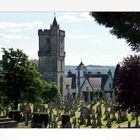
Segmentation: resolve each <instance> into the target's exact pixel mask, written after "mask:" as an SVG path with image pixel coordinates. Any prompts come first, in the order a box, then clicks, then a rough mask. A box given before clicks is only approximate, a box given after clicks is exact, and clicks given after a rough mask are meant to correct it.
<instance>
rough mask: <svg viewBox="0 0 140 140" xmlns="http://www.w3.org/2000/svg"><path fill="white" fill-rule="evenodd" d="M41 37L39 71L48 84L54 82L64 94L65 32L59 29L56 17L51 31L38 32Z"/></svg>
mask: <svg viewBox="0 0 140 140" xmlns="http://www.w3.org/2000/svg"><path fill="white" fill-rule="evenodd" d="M38 36H39V51H38V56H39V70H40V72H41V73H42V74H43V78H44V79H45V80H46V81H47V82H49V83H50V82H54V83H56V85H57V86H58V87H59V88H60V92H61V94H62V95H63V93H64V66H65V51H64V38H65V31H63V30H60V29H59V25H58V24H57V21H56V18H55V17H54V20H53V23H52V24H51V26H50V29H49V30H47V29H44V30H41V29H39V30H38Z"/></svg>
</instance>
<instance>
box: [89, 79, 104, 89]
mask: <svg viewBox="0 0 140 140" xmlns="http://www.w3.org/2000/svg"><path fill="white" fill-rule="evenodd" d="M89 82H90V84H91V86H92V88H93V89H94V90H95V91H96V90H100V89H101V78H89Z"/></svg>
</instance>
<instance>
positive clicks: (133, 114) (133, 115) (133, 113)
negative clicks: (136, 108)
mask: <svg viewBox="0 0 140 140" xmlns="http://www.w3.org/2000/svg"><path fill="white" fill-rule="evenodd" d="M134 119H135V112H132V118H131V121H132V120H134Z"/></svg>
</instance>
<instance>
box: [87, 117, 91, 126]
mask: <svg viewBox="0 0 140 140" xmlns="http://www.w3.org/2000/svg"><path fill="white" fill-rule="evenodd" d="M89 125H91V118H90V115H89V116H87V123H86V126H89Z"/></svg>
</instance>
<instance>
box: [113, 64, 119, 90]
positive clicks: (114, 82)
mask: <svg viewBox="0 0 140 140" xmlns="http://www.w3.org/2000/svg"><path fill="white" fill-rule="evenodd" d="M119 70H120V64H117V65H116V68H115V72H114V78H113V88H115V86H116V84H117V81H118V74H119Z"/></svg>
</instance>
